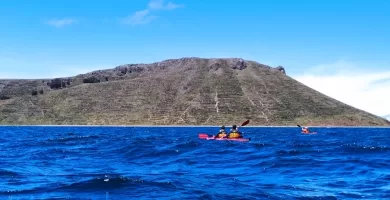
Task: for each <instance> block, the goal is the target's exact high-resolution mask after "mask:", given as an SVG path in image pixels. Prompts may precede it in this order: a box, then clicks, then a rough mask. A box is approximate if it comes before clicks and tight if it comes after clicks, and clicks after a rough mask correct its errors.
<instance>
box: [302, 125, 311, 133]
mask: <svg viewBox="0 0 390 200" xmlns="http://www.w3.org/2000/svg"><path fill="white" fill-rule="evenodd" d="M302 133H305V134H307V133H310V131H309V128H307V127H306V126H305V127H303V128H302Z"/></svg>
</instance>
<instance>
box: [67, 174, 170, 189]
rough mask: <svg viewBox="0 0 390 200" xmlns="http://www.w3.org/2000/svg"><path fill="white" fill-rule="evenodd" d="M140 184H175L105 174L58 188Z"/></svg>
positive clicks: (132, 186)
mask: <svg viewBox="0 0 390 200" xmlns="http://www.w3.org/2000/svg"><path fill="white" fill-rule="evenodd" d="M140 186H147V187H158V188H165V189H175V188H176V186H175V185H174V184H173V183H172V182H157V181H145V180H142V179H139V178H127V177H122V176H115V177H110V176H108V175H105V176H104V177H98V178H94V179H90V180H86V181H82V182H77V183H72V184H70V185H67V186H63V187H62V188H60V189H65V190H92V191H94V190H101V189H119V188H137V187H140Z"/></svg>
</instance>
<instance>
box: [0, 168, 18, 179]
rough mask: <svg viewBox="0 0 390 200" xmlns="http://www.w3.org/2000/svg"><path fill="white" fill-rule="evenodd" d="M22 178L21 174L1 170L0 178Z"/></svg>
mask: <svg viewBox="0 0 390 200" xmlns="http://www.w3.org/2000/svg"><path fill="white" fill-rule="evenodd" d="M18 176H20V174H19V173H16V172H13V171H8V170H3V169H0V177H2V178H3V177H18Z"/></svg>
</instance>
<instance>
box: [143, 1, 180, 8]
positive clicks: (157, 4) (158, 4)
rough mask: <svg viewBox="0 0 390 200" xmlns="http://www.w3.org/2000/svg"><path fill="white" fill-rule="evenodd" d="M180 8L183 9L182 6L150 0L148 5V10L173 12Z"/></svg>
mask: <svg viewBox="0 0 390 200" xmlns="http://www.w3.org/2000/svg"><path fill="white" fill-rule="evenodd" d="M180 7H183V5H182V4H176V3H173V2H167V3H165V2H164V0H151V1H150V2H149V4H148V8H149V9H150V10H173V9H176V8H180Z"/></svg>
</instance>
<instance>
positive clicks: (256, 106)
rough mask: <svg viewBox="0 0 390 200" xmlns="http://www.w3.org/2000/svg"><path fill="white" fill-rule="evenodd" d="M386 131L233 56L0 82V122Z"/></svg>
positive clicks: (276, 72)
mask: <svg viewBox="0 0 390 200" xmlns="http://www.w3.org/2000/svg"><path fill="white" fill-rule="evenodd" d="M246 119H251V123H250V125H296V124H302V125H329V126H331V125H346V126H388V125H389V124H390V123H389V122H388V121H387V120H385V119H383V118H380V117H377V116H375V115H372V114H370V113H367V112H364V111H362V110H359V109H356V108H354V107H351V106H349V105H346V104H344V103H342V102H339V101H337V100H335V99H332V98H330V97H328V96H325V95H323V94H321V93H319V92H317V91H315V90H313V89H311V88H309V87H307V86H305V85H303V84H302V83H300V82H298V81H296V80H294V79H292V78H291V77H289V76H288V75H287V74H286V70H285V68H283V67H281V66H279V67H276V68H273V67H270V66H266V65H263V64H259V63H257V62H254V61H248V60H243V59H239V58H231V59H205V58H181V59H170V60H164V61H162V62H157V63H151V64H128V65H122V66H118V67H115V68H113V69H105V70H97V71H93V72H90V73H87V74H79V75H76V76H74V77H62V78H56V79H39V80H0V124H9V125H14V124H45V125H221V124H226V125H231V124H239V123H241V122H242V121H244V120H246Z"/></svg>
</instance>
